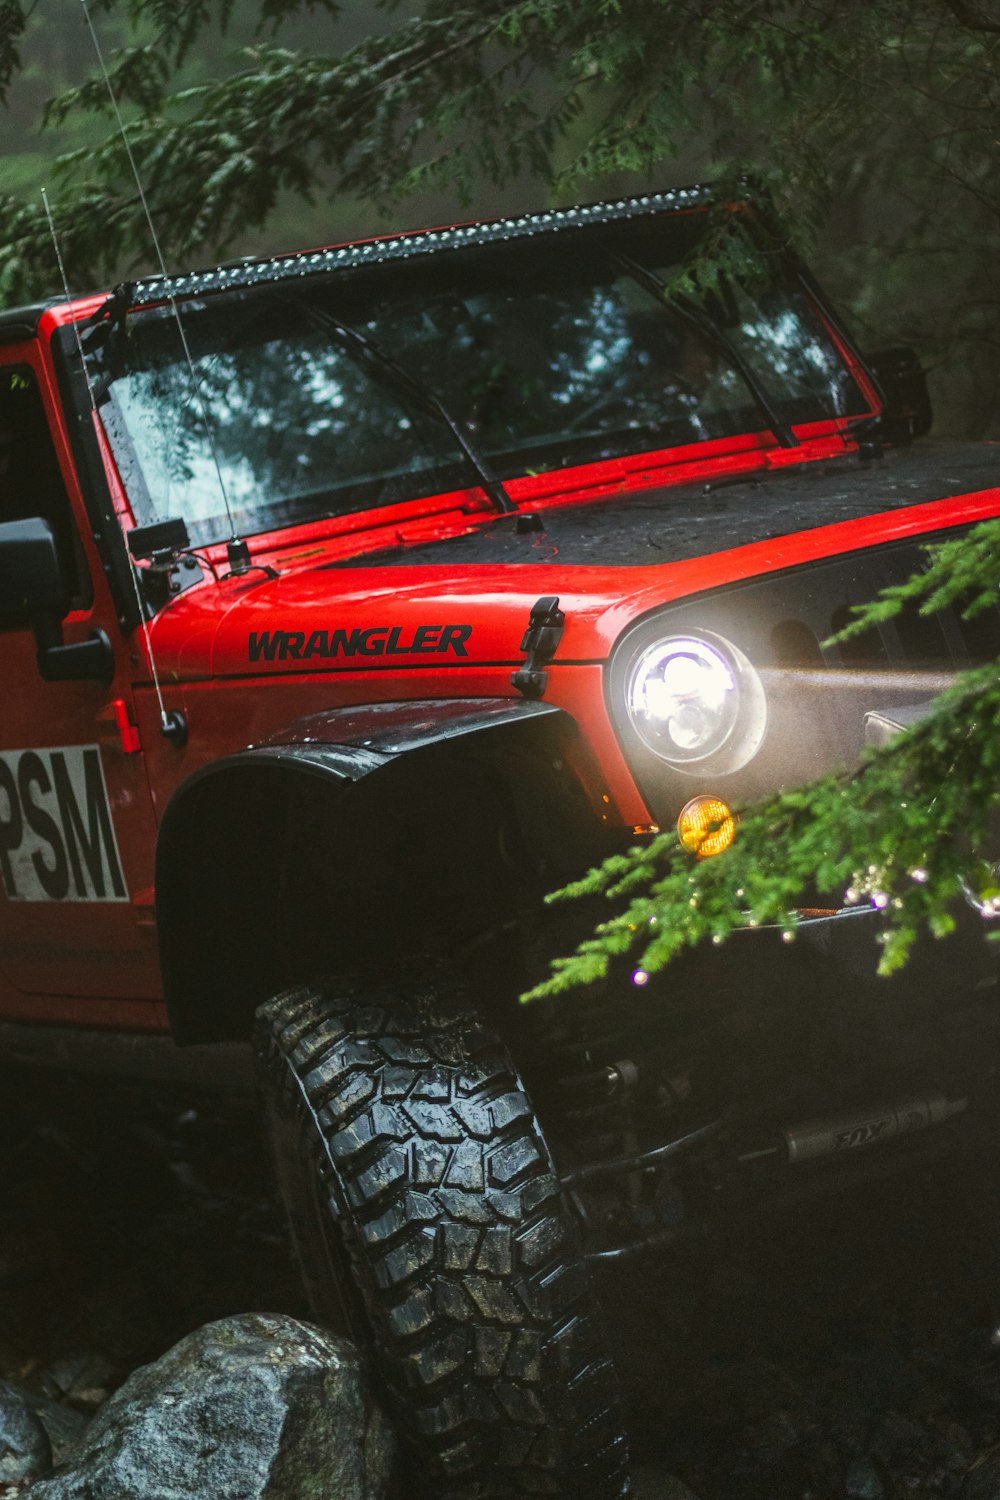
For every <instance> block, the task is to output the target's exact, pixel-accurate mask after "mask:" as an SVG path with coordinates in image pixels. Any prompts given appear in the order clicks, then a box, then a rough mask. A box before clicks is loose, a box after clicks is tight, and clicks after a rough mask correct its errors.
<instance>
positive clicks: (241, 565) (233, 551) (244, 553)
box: [80, 0, 253, 574]
mask: <svg viewBox="0 0 1000 1500" xmlns="http://www.w3.org/2000/svg"><path fill="white" fill-rule="evenodd" d="M80 4H81V5H82V6H83V14H84V17H85V19H86V22H87V30H88V31H89V32H90V39H91V41H92V42H93V44H94V51H95V53H96V54H97V62H98V65H99V67H100V70H101V77H102V78H103V79H104V87H105V88H106V89H107V91H108V98H109V99H110V100H111V108H112V110H113V111H114V116H115V120H116V122H117V124H118V133H119V135H120V136H121V138H122V144H123V146H124V147H125V155H126V156H127V157H128V164H129V166H130V168H131V169H132V176H133V177H134V179H135V185H136V188H137V189H138V193H139V202H140V203H141V204H142V212H143V215H144V216H145V220H146V224H147V226H148V228H149V237H150V239H151V240H152V242H153V249H154V251H155V253H156V259H157V263H158V265H159V267H160V274H161V276H162V277H163V279H164V281H165V282H166V283H167V285H166V287H165V288H164V290H165V293H166V300H167V302H168V303H169V305H170V310H171V312H172V313H173V316H174V322H175V323H176V324H177V332H178V334H179V335H180V341H181V348H182V349H183V350H184V358H185V360H186V362H187V367H188V373H189V375H190V377H191V387H192V390H193V392H194V396H195V400H196V401H197V402H198V409H199V411H200V413H201V421H202V426H203V427H204V429H205V436H206V437H207V438H208V446H209V449H210V451H211V454H212V463H213V464H214V466H215V475H216V478H217V479H218V481H219V493H220V494H221V495H222V503H223V505H224V507H225V511H226V521H227V523H228V526H229V541H228V543H227V544H226V552H227V556H228V559H229V566H230V568H231V569H232V571H233V573H236V574H240V573H246V572H248V571H249V569H250V568H251V567H252V566H253V564H252V563H251V561H250V549H249V548H248V547H247V544H246V542H245V541H244V540H243V539H242V537H240V536H239V534H238V533H237V530H236V523H235V521H234V520H233V512H232V509H231V507H230V504H229V495H228V494H227V492H226V485H225V481H224V479H223V477H222V466H221V464H220V463H219V455H218V451H217V449H216V446H215V434H214V430H213V425H212V422H211V419H210V417H209V414H208V407H207V405H206V403H205V395H204V392H203V390H202V388H201V382H200V381H199V379H198V374H197V371H196V370H195V367H194V360H193V359H192V358H191V350H190V347H189V345H188V341H187V334H186V333H185V331H184V324H183V322H182V321H181V313H180V308H179V307H178V306H177V299H176V297H175V296H174V294H173V292H172V291H171V290H170V286H169V280H170V278H169V275H168V273H167V265H166V261H165V260H164V258H163V250H162V248H161V246H160V238H159V235H158V234H157V233H156V225H155V224H154V223H153V215H152V214H151V213H150V210H149V204H148V202H147V201H146V191H145V189H144V187H143V185H142V178H141V177H140V176H139V168H138V165H137V164H136V160H135V156H134V155H133V153H132V146H131V143H130V141H129V138H128V132H127V131H126V129H125V121H124V120H123V119H122V112H121V110H120V109H119V107H118V99H117V97H116V95H115V90H114V84H113V83H112V82H111V75H110V74H109V73H108V69H107V65H106V64H105V61H104V53H103V51H102V49H101V43H100V39H99V37H98V35H97V32H96V31H95V29H94V23H93V21H92V20H91V16H90V8H89V6H88V4H87V0H80Z"/></svg>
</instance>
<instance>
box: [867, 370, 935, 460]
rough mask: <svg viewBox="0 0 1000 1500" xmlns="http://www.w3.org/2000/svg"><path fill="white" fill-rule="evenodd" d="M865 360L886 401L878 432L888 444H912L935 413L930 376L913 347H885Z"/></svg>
mask: <svg viewBox="0 0 1000 1500" xmlns="http://www.w3.org/2000/svg"><path fill="white" fill-rule="evenodd" d="M865 363H866V364H867V365H868V368H869V369H870V370H871V372H872V374H873V375H874V376H875V380H876V382H877V384H878V386H879V389H880V391H881V393H882V396H883V399H884V401H885V408H884V410H883V412H882V415H881V417H880V419H879V424H878V432H879V435H880V436H881V437H884V438H885V440H886V441H887V442H889V443H900V444H904V445H905V444H906V443H912V442H913V440H914V438H918V437H923V436H924V434H925V433H927V432H930V430H931V422H932V421H933V413H932V411H931V398H930V395H929V394H928V391H927V376H926V375H925V373H924V370H923V367H922V365H921V363H920V360H919V359H918V358H917V355H916V352H915V350H913V349H904V348H900V349H882V350H880V351H879V352H878V353H877V354H869V355H866V357H865Z"/></svg>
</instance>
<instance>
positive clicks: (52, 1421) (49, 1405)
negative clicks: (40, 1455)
mask: <svg viewBox="0 0 1000 1500" xmlns="http://www.w3.org/2000/svg"><path fill="white" fill-rule="evenodd" d="M7 1385H8V1388H9V1389H10V1390H11V1391H14V1392H16V1393H17V1395H18V1396H20V1398H21V1400H22V1401H23V1402H24V1404H25V1405H26V1406H27V1407H28V1409H29V1410H30V1411H33V1412H34V1414H35V1416H36V1417H37V1418H38V1420H39V1421H40V1422H41V1424H42V1426H43V1427H44V1428H45V1431H46V1432H47V1433H48V1437H49V1442H50V1443H51V1445H52V1463H54V1464H61V1463H62V1462H63V1460H64V1459H65V1458H67V1457H68V1456H69V1453H70V1452H71V1450H72V1449H73V1448H75V1447H76V1445H77V1443H78V1442H79V1441H80V1439H81V1437H82V1436H83V1433H84V1430H85V1428H86V1426H87V1422H88V1420H89V1418H87V1417H85V1416H84V1415H83V1413H82V1412H79V1411H77V1410H76V1409H75V1408H74V1407H72V1406H69V1405H67V1403H66V1402H65V1401H55V1400H53V1399H52V1398H51V1397H49V1396H43V1395H39V1393H38V1392H37V1391H33V1390H31V1389H30V1387H28V1386H26V1385H21V1384H19V1383H18V1381H16V1380H10V1381H8V1382H7ZM0 1500H2V1497H0Z"/></svg>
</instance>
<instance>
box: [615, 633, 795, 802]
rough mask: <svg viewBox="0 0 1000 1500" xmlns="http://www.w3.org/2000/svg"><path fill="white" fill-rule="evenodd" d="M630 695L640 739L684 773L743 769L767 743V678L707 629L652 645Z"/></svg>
mask: <svg viewBox="0 0 1000 1500" xmlns="http://www.w3.org/2000/svg"><path fill="white" fill-rule="evenodd" d="M625 692H626V703H627V706H628V713H629V718H630V719H631V721H632V723H633V725H634V726H635V729H636V731H637V732H638V734H639V736H640V738H641V739H642V740H643V741H644V743H645V744H646V745H648V746H649V748H650V750H652V751H654V752H655V753H656V754H657V755H659V756H661V757H662V759H663V760H665V761H669V763H670V764H671V765H672V766H676V767H677V769H678V770H687V769H689V768H690V769H691V770H692V771H694V770H697V771H698V772H699V773H701V772H704V771H706V770H711V771H714V772H717V773H718V772H723V773H724V772H728V771H738V770H739V769H740V767H741V766H745V765H746V763H747V761H748V760H750V759H751V757H752V756H754V755H755V754H756V753H757V750H758V748H759V746H760V742H761V740H762V739H763V738H764V730H765V727H766V725H767V705H766V702H765V699H764V689H763V687H762V686H761V682H760V678H759V677H758V676H757V673H756V672H755V671H754V669H753V667H752V666H751V664H750V662H749V661H747V659H746V657H745V656H744V655H743V652H742V651H740V650H739V649H738V648H737V647H736V646H733V645H731V644H730V642H729V641H724V640H723V639H722V637H721V636H717V635H712V634H710V632H709V631H707V630H706V631H699V632H697V633H695V632H693V631H692V632H691V633H690V634H688V635H678V636H670V637H668V638H667V639H665V640H661V641H653V642H652V643H651V644H650V645H648V646H645V647H644V648H643V649H642V651H641V652H640V653H639V654H638V655H637V656H636V658H635V660H634V661H633V662H632V664H631V667H630V670H629V673H628V677H627V679H626V687H625Z"/></svg>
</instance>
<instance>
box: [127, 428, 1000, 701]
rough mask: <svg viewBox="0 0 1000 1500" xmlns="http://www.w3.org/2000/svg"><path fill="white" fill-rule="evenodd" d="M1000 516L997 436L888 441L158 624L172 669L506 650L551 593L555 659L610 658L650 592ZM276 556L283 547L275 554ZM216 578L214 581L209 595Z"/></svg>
mask: <svg viewBox="0 0 1000 1500" xmlns="http://www.w3.org/2000/svg"><path fill="white" fill-rule="evenodd" d="M997 513H1000V444H989V443H983V444H974V445H961V446H959V445H947V446H945V445H940V446H938V445H933V444H928V445H924V446H922V447H919V448H915V449H909V450H897V451H894V452H892V453H890V455H889V456H888V457H887V458H886V459H885V460H882V461H876V462H873V463H870V464H862V463H860V462H859V461H858V459H857V458H856V457H853V456H852V457H845V458H844V459H843V460H838V461H835V462H833V463H829V464H822V465H810V466H803V468H802V469H801V470H794V471H791V472H786V473H782V474H779V475H767V476H757V475H751V476H739V477H738V478H737V479H735V480H733V481H728V482H727V481H725V480H723V481H718V480H717V481H716V482H715V483H713V484H712V485H684V486H673V487H669V488H657V489H652V490H647V491H643V492H639V493H632V494H627V495H621V496H619V497H616V498H614V499H612V500H603V501H600V502H597V503H589V504H583V505H580V504H573V505H566V506H551V507H548V508H545V509H540V510H538V511H537V512H536V514H537V519H538V523H539V525H540V528H541V529H539V530H530V531H520V530H518V529H517V527H516V525H515V522H514V519H513V518H511V517H504V518H497V519H492V518H491V519H490V520H489V521H487V522H486V523H485V524H483V525H480V526H478V527H477V528H476V529H475V530H474V531H468V530H465V531H459V532H457V533H456V534H455V535H454V536H451V537H446V538H443V539H439V540H435V541H434V542H431V543H429V544H424V545H419V546H405V545H402V546H400V547H398V548H395V549H393V550H392V551H388V552H382V553H380V554H378V555H374V556H373V555H372V554H371V553H369V554H367V555H364V556H361V557H359V558H357V559H354V560H352V561H351V562H349V563H347V564H343V563H337V564H334V565H327V566H323V565H320V566H313V567H311V568H308V569H304V570H301V571H298V572H291V571H289V572H286V573H284V574H283V575H282V576H281V577H278V578H275V579H264V578H263V577H255V576H254V575H250V576H249V577H247V578H245V579H243V580H231V581H230V582H229V583H227V584H223V585H222V590H221V591H220V590H215V589H203V590H197V591H195V592H194V593H192V594H190V595H188V596H186V597H182V598H181V599H179V600H177V601H176V602H175V603H174V604H173V605H171V606H170V607H169V608H168V609H167V610H165V611H164V612H163V613H162V615H161V616H160V617H158V619H157V621H156V622H155V625H154V627H153V631H154V645H155V649H156V650H157V654H158V657H162V658H167V659H170V660H171V661H172V662H174V663H175V664H176V666H175V669H176V670H177V672H178V673H179V675H181V676H185V677H189V676H192V675H202V674H211V675H218V676H229V675H240V676H245V675H246V674H247V673H248V672H252V673H257V672H266V673H272V672H288V671H291V672H303V671H310V672H315V671H345V670H346V671H353V672H358V671H362V672H363V671H370V670H379V669H381V670H386V669H388V670H399V669H400V668H406V669H409V668H414V667H425V668H460V667H463V666H488V665H503V664H506V663H508V662H509V663H512V664H517V663H519V662H520V661H521V660H522V657H523V653H522V651H521V649H520V647H521V638H522V636H523V634H524V631H525V629H526V627H527V624H528V615H529V613H530V610H531V606H532V605H533V604H534V602H535V601H536V600H537V599H538V598H539V597H541V596H543V595H552V594H555V595H558V596H559V599H560V604H561V607H562V609H563V610H564V612H565V614H566V629H565V633H564V635H563V639H562V642H561V644H560V647H559V651H558V655H557V658H556V663H555V665H558V664H559V662H585V661H600V660H604V659H606V657H607V655H608V653H609V651H610V649H611V647H612V645H613V643H614V641H615V640H616V639H617V637H618V636H619V635H620V634H621V632H622V630H623V629H625V628H626V627H627V626H628V625H629V624H630V623H631V622H632V620H634V619H635V618H637V617H638V616H640V615H642V614H643V613H645V612H646V611H648V610H651V609H654V608H656V607H658V606H659V605H661V604H663V603H666V602H669V601H674V600H678V599H681V598H685V597H689V596H691V595H695V594H700V593H703V592H705V591H706V590H711V589H716V588H721V587H724V586H726V585H727V584H731V583H737V582H743V581H746V580H747V579H750V578H753V577H756V576H759V575H763V574H767V573H772V572H776V571H779V570H781V569H785V568H796V567H802V566H805V565H808V564H809V563H810V562H818V561H820V560H822V559H825V558H830V557H834V556H837V555H840V554H843V553H845V552H852V551H856V550H860V549H867V548H870V547H875V546H879V545H880V544H885V543H889V542H894V541H902V540H904V539H907V538H910V539H912V538H919V537H920V536H922V535H933V534H934V533H936V532H940V531H943V530H946V529H949V528H952V527H955V526H960V525H964V524H970V523H973V522H975V521H978V520H982V519H985V518H986V517H988V516H991V515H994V514H997ZM279 566H280V559H279ZM222 591H224V593H223V592H222Z"/></svg>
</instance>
